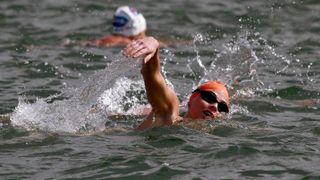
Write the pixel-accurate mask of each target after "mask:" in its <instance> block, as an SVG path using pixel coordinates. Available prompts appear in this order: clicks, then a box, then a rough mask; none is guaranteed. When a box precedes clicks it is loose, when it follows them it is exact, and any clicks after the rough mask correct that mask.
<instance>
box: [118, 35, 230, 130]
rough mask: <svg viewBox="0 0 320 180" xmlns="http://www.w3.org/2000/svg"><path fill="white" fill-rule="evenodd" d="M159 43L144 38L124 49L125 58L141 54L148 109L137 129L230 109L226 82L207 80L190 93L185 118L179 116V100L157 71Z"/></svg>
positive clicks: (208, 116)
mask: <svg viewBox="0 0 320 180" xmlns="http://www.w3.org/2000/svg"><path fill="white" fill-rule="evenodd" d="M159 46H160V43H159V41H158V40H156V39H155V38H153V37H146V38H144V39H139V40H136V41H133V42H132V43H129V44H128V45H127V46H126V47H125V48H124V51H123V52H124V55H125V56H127V57H131V58H138V57H143V61H142V68H141V73H142V76H143V80H144V83H145V87H146V92H147V98H148V101H149V103H150V105H151V112H150V113H149V114H148V115H147V117H146V118H145V119H144V121H143V122H142V123H141V124H140V125H139V126H138V129H146V128H152V127H160V126H170V125H173V124H177V123H181V122H184V121H190V120H191V121H198V120H203V119H213V118H222V117H223V115H224V114H226V113H228V112H229V107H230V98H229V93H228V91H227V88H226V87H225V85H224V84H223V83H222V82H220V81H207V82H205V83H203V84H201V85H200V86H199V87H198V88H197V89H195V90H194V91H193V92H192V93H191V96H190V98H189V101H188V111H187V113H186V115H185V116H184V117H180V115H179V105H180V102H179V99H178V97H177V95H176V93H175V92H174V91H173V90H172V89H171V88H170V87H169V86H167V85H166V82H165V79H164V77H163V76H162V74H161V71H160V69H161V67H160V57H159Z"/></svg>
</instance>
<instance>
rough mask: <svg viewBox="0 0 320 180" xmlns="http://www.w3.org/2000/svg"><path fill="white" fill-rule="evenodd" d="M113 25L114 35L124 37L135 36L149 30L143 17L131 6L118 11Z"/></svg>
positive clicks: (120, 8)
mask: <svg viewBox="0 0 320 180" xmlns="http://www.w3.org/2000/svg"><path fill="white" fill-rule="evenodd" d="M112 25H113V33H114V34H120V35H124V36H135V35H138V34H139V33H141V32H143V31H145V30H146V29H147V23H146V20H145V18H144V17H143V15H142V14H141V13H139V12H138V11H137V9H135V8H133V7H129V6H121V7H119V8H118V9H117V10H116V12H115V14H114V16H113V22H112Z"/></svg>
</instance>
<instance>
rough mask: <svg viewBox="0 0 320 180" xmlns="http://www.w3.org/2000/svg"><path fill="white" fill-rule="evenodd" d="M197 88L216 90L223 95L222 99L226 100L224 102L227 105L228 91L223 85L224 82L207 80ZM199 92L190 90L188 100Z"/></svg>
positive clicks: (228, 99)
mask: <svg viewBox="0 0 320 180" xmlns="http://www.w3.org/2000/svg"><path fill="white" fill-rule="evenodd" d="M198 89H200V90H205V91H206V90H211V91H216V92H221V93H222V94H223V96H224V100H225V101H226V103H227V104H228V105H229V101H230V98H229V93H228V90H227V88H226V86H225V84H224V83H222V82H220V81H207V82H205V83H203V84H201V85H200V86H199V87H198ZM198 94H199V92H192V94H191V96H190V98H189V102H190V101H191V100H192V99H193V98H194V97H195V96H197V95H198Z"/></svg>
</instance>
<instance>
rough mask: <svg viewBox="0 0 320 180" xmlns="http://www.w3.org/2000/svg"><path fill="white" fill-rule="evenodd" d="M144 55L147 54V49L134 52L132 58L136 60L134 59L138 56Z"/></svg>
mask: <svg viewBox="0 0 320 180" xmlns="http://www.w3.org/2000/svg"><path fill="white" fill-rule="evenodd" d="M146 53H148V49H147V48H144V47H143V48H141V49H139V50H138V51H136V52H135V53H134V54H132V57H133V58H136V57H139V56H141V55H144V54H146Z"/></svg>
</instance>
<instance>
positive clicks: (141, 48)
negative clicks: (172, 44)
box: [123, 37, 159, 63]
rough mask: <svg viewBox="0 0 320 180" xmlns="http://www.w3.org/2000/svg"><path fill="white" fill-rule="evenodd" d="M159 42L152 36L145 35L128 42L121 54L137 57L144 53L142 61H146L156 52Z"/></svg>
mask: <svg viewBox="0 0 320 180" xmlns="http://www.w3.org/2000/svg"><path fill="white" fill-rule="evenodd" d="M158 48H159V42H158V40H156V39H155V38H153V37H146V38H144V39H139V40H136V41H133V42H131V43H129V44H128V45H127V46H126V47H125V48H124V52H123V54H124V55H125V56H127V57H132V58H137V57H141V56H143V55H145V57H144V59H143V63H147V62H148V61H149V60H150V59H151V58H152V57H153V56H154V54H155V53H156V52H157V50H158Z"/></svg>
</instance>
